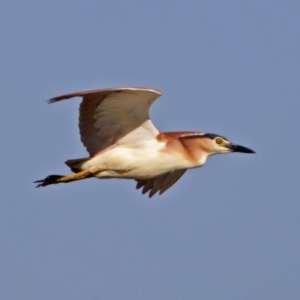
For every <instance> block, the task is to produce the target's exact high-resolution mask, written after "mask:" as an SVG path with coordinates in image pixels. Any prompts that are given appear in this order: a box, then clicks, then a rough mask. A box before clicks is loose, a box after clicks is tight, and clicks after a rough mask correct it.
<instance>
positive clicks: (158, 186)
mask: <svg viewBox="0 0 300 300" xmlns="http://www.w3.org/2000/svg"><path fill="white" fill-rule="evenodd" d="M185 171H186V170H185V169H184V170H177V171H174V172H171V173H166V174H162V175H160V176H157V177H155V178H150V179H148V180H136V181H137V185H136V188H137V189H140V188H141V187H143V190H142V193H143V194H145V193H147V192H148V191H150V192H149V198H151V197H152V196H153V195H154V194H155V193H157V192H158V191H159V194H160V195H161V194H162V193H164V192H165V191H166V190H167V189H168V188H170V187H171V186H172V185H173V184H175V183H176V182H177V180H179V178H180V177H181V176H182V175H183V174H184V173H185Z"/></svg>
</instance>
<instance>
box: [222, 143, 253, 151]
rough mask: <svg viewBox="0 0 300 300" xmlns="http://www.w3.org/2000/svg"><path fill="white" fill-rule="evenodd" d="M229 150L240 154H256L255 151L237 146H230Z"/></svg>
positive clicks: (228, 146)
mask: <svg viewBox="0 0 300 300" xmlns="http://www.w3.org/2000/svg"><path fill="white" fill-rule="evenodd" d="M226 147H227V148H228V149H230V150H231V151H232V152H240V153H255V152H254V151H253V150H251V149H249V148H246V147H243V146H240V145H236V144H232V143H230V144H228V145H227V146H226Z"/></svg>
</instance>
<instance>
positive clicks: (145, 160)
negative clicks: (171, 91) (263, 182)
mask: <svg viewBox="0 0 300 300" xmlns="http://www.w3.org/2000/svg"><path fill="white" fill-rule="evenodd" d="M161 95H162V93H161V92H160V91H159V90H156V89H151V88H143V87H121V88H108V89H97V90H88V91H81V92H75V93H71V94H65V95H62V96H58V97H54V98H51V99H50V100H49V101H48V102H49V103H56V102H59V101H62V100H67V99H71V98H74V97H81V98H82V101H81V104H80V108H79V131H80V136H81V141H82V143H83V145H84V146H85V148H86V150H87V151H88V153H89V157H85V158H78V159H70V160H67V161H66V162H65V164H66V165H67V166H68V167H69V168H70V169H71V171H72V172H73V173H72V174H70V175H66V176H64V175H49V176H47V177H46V178H44V179H42V180H37V181H34V183H38V184H37V186H36V187H45V186H48V185H51V184H59V183H68V182H73V181H77V180H82V179H86V178H98V179H105V178H122V179H132V180H135V181H136V182H137V184H136V188H137V189H140V188H142V194H145V193H147V192H149V194H148V196H149V197H152V196H153V195H154V194H156V193H157V192H158V193H159V194H162V193H164V192H165V191H166V190H167V189H169V188H170V187H171V186H172V185H174V184H175V183H176V182H177V181H178V180H179V179H180V177H181V176H182V175H183V174H184V173H185V172H186V171H187V170H188V169H192V168H196V167H201V166H203V165H204V164H205V162H206V160H207V158H208V157H209V156H211V155H215V154H225V153H232V152H241V153H255V152H254V151H253V150H251V149H249V148H246V147H243V146H240V145H238V144H235V143H232V142H230V141H229V140H228V139H227V138H225V137H223V136H221V135H218V134H213V133H204V132H198V131H182V132H160V131H159V130H158V129H157V128H156V127H155V125H154V124H153V123H152V121H151V119H150V117H149V109H150V107H151V105H152V104H153V102H154V101H155V100H156V99H157V98H158V97H159V96H161Z"/></svg>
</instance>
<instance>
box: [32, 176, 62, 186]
mask: <svg viewBox="0 0 300 300" xmlns="http://www.w3.org/2000/svg"><path fill="white" fill-rule="evenodd" d="M61 177H63V176H62V175H49V176H47V177H46V178H45V179H41V180H36V181H34V183H39V184H38V185H37V186H36V187H37V188H38V187H41V186H43V187H44V186H47V185H49V184H55V183H59V181H58V179H59V178H61Z"/></svg>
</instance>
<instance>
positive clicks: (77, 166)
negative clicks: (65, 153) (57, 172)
mask: <svg viewBox="0 0 300 300" xmlns="http://www.w3.org/2000/svg"><path fill="white" fill-rule="evenodd" d="M89 159H90V157H85V158H77V159H69V160H67V161H66V162H65V164H66V165H67V166H68V167H69V168H70V169H71V170H72V172H74V173H78V172H80V171H82V168H81V166H82V164H83V163H85V162H86V161H88V160H89Z"/></svg>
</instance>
